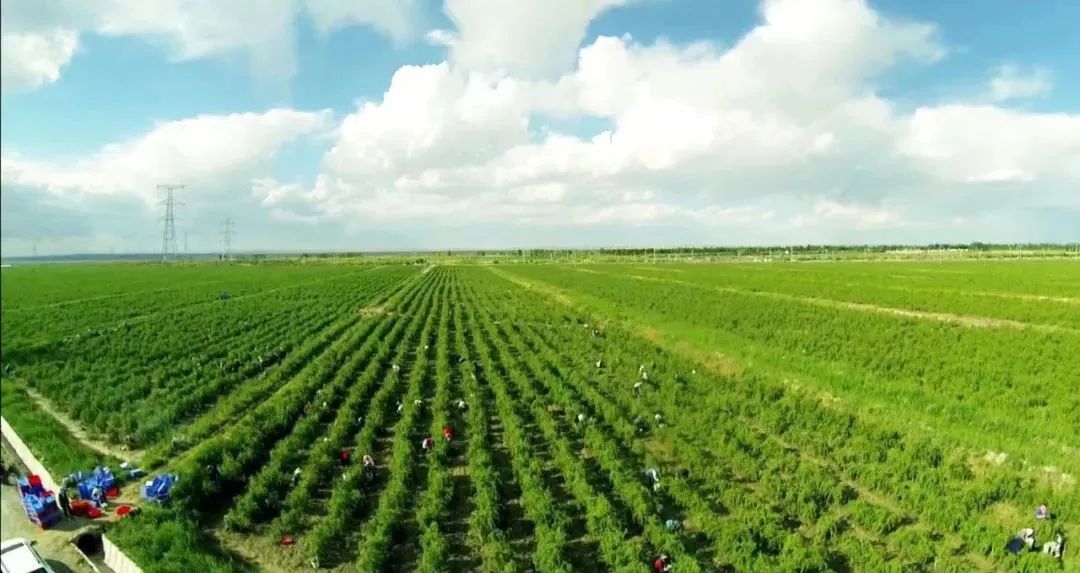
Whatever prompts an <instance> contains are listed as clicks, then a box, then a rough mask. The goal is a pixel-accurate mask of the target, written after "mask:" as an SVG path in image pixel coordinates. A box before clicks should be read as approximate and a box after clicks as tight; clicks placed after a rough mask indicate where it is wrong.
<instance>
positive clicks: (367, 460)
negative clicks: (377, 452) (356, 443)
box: [363, 454, 375, 469]
mask: <svg viewBox="0 0 1080 573" xmlns="http://www.w3.org/2000/svg"><path fill="white" fill-rule="evenodd" d="M363 461H364V468H365V469H373V468H374V467H375V458H373V457H371V454H364V459H363Z"/></svg>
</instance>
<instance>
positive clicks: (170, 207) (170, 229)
mask: <svg viewBox="0 0 1080 573" xmlns="http://www.w3.org/2000/svg"><path fill="white" fill-rule="evenodd" d="M157 188H158V191H164V192H165V200H164V201H162V203H159V204H164V205H165V217H164V218H163V219H162V220H163V221H164V222H165V225H164V226H163V227H162V229H161V261H162V262H165V261H168V260H169V257H170V256H171V257H172V258H173V259H176V258H178V256H179V254H180V253H179V251H178V250H177V248H176V209H175V207H176V205H183V203H177V202H176V200H175V198H174V197H173V192H174V191H178V190H180V189H183V188H184V186H183V185H158V186H157Z"/></svg>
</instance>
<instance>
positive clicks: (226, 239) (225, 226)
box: [221, 217, 236, 261]
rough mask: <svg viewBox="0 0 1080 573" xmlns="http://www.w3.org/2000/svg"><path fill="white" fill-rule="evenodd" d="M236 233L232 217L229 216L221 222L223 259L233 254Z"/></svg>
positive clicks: (225, 259)
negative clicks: (233, 240) (233, 239)
mask: <svg viewBox="0 0 1080 573" xmlns="http://www.w3.org/2000/svg"><path fill="white" fill-rule="evenodd" d="M233 235H236V231H234V230H233V220H232V218H231V217H230V218H227V219H225V220H224V221H222V222H221V260H223V261H227V260H229V259H230V258H231V256H232V238H233Z"/></svg>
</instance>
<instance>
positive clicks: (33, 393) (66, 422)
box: [22, 384, 142, 460]
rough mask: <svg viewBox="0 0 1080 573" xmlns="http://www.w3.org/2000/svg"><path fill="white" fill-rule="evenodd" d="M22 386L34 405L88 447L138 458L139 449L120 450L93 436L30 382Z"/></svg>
mask: <svg viewBox="0 0 1080 573" xmlns="http://www.w3.org/2000/svg"><path fill="white" fill-rule="evenodd" d="M22 387H23V390H25V391H26V395H27V396H29V397H30V399H31V400H33V401H34V405H36V406H37V407H38V408H40V409H41V411H42V412H45V413H46V414H48V415H50V416H52V417H53V419H54V420H56V421H57V422H59V423H60V425H61V426H64V427H65V428H67V431H68V432H70V433H71V436H72V437H73V438H75V439H76V440H77V441H78V442H79V443H80V444H82V445H83V446H85V447H86V448H87V449H90V450H93V451H95V452H97V453H99V454H101V455H104V456H108V457H112V458H117V459H120V460H130V459H133V458H138V457H139V455H140V454H141V453H142V452H140V451H138V450H131V451H127V452H124V451H120V450H117V449H115V448H113V447H112V446H109V445H108V444H106V443H105V442H102V441H100V440H95V439H94V438H91V437H90V434H89V433H87V431H86V429H85V428H83V427H82V425H80V424H79V423H78V422H76V421H75V420H73V419H71V417H69V416H68V415H67V414H65V413H64V412H62V411H61V410H60V409H58V408H56V407H55V406H53V404H52V402H50V401H49V399H48V398H46V397H45V396H42V395H41V393H39V392H38V391H37V390H35V389H33V388H31V387H30V385H29V384H23V385H22Z"/></svg>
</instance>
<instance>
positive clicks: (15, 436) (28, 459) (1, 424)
mask: <svg viewBox="0 0 1080 573" xmlns="http://www.w3.org/2000/svg"><path fill="white" fill-rule="evenodd" d="M0 432H2V433H3V435H4V439H6V440H7V441H8V443H9V444H11V449H12V450H15V455H17V456H19V460H20V461H22V463H23V465H24V466H26V468H27V469H28V470H30V472H31V473H34V474H37V475H38V476H40V477H41V483H42V484H44V485H45V487H46V489H51V490H53V491H56V490H57V489H59V488H58V487H57V485H56V480H54V479H53V477H52V474H51V473H49V470H47V469H45V465H44V464H42V463H41V462H40V461H38V459H37V456H35V455H34V452H33V451H32V450H31V449H30V447H29V446H27V445H26V442H24V441H23V439H22V438H21V437H19V433H18V432H16V431H15V428H13V427H11V424H9V423H8V421H7V418H4V417H3V416H0Z"/></svg>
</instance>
